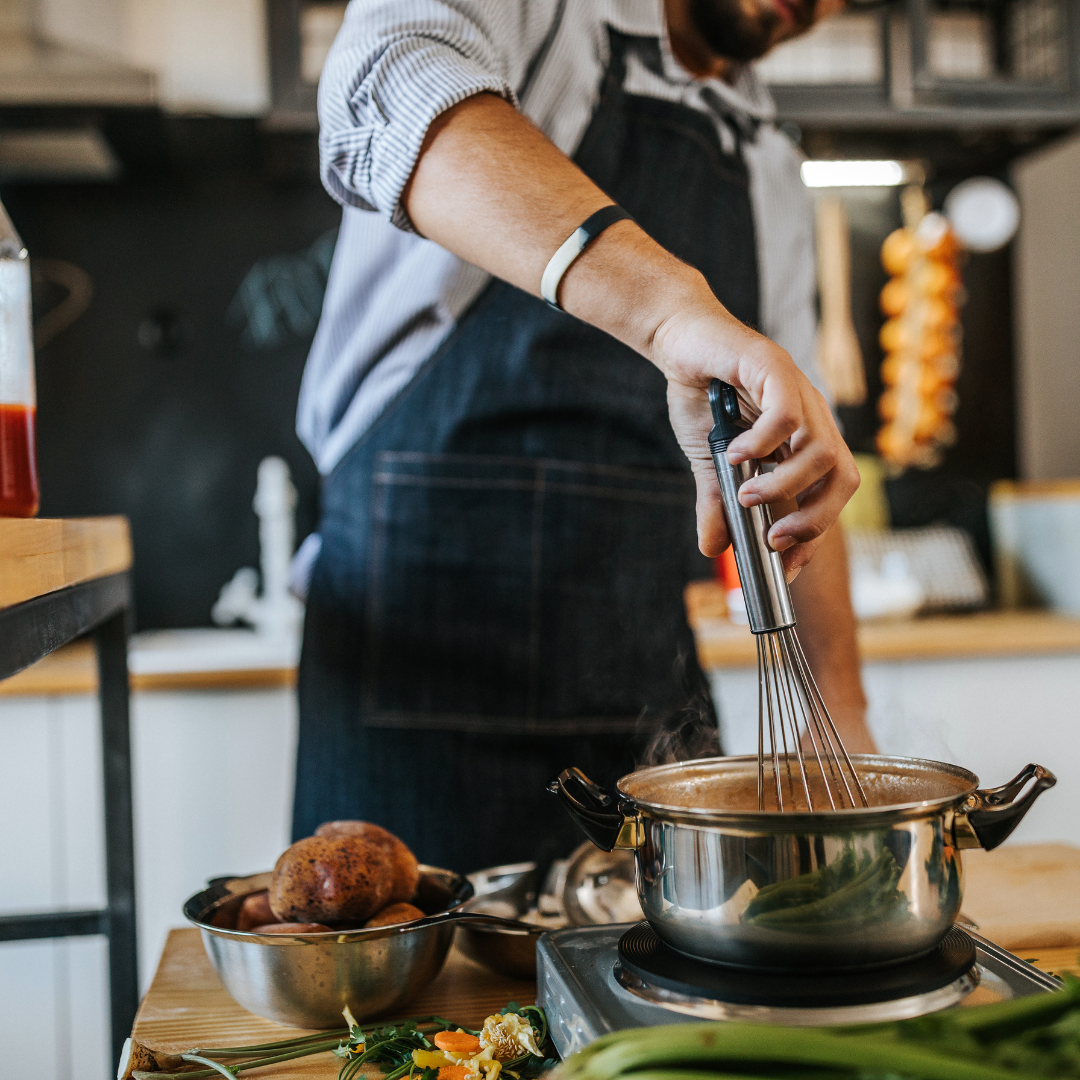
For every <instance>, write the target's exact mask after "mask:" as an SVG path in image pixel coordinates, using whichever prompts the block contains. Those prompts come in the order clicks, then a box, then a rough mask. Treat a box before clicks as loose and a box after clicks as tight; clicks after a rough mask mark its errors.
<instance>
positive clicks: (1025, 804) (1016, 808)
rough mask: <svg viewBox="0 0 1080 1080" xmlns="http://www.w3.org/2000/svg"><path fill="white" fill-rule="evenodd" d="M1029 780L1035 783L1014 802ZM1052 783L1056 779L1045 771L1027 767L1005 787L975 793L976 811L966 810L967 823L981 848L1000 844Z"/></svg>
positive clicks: (989, 848)
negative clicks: (977, 802) (977, 800)
mask: <svg viewBox="0 0 1080 1080" xmlns="http://www.w3.org/2000/svg"><path fill="white" fill-rule="evenodd" d="M1029 780H1034V781H1035V783H1034V784H1032V785H1031V788H1030V790H1029V791H1028V793H1027V794H1026V795H1025V796H1024V797H1023V798H1022V799H1020V800H1019V801H1017V802H1014V801H1013V800H1014V799H1015V798H1016V796H1017V795H1019V794H1020V792H1021V791H1022V790H1023V788H1024V785H1025V784H1027V782H1028V781H1029ZM1056 783H1057V777H1056V776H1055V775H1054V774H1053V773H1052V772H1051V771H1050V770H1049V769H1044V768H1043V767H1042V766H1041V765H1028V766H1026V767H1025V768H1024V769H1023V770H1022V771H1021V772H1019V773H1017V774H1016V776H1014V777H1013V778H1012V779H1011V780H1010V781H1009V782H1008V783H1007V784H1002V785H1001V787H996V788H986V789H985V790H982V791H977V792H976V793H975V794H976V796H977V797H978V799H979V808H978V809H976V810H969V811H968V813H967V819H968V824H969V825H970V826H971V827H972V829H973V830H974V831H975V835H976V836H977V837H978V838H979V843H980V844H981V845H982V846H983V848H984V849H985V850H986V851H991V850H992V849H993V848H996V847H997V846H998V845H999V844H1002V843H1004V842H1005V841H1006V840H1007V839H1008V838H1009V836H1010V834H1011V833H1012V831H1013V829H1015V828H1016V826H1017V825H1019V824H1020V822H1021V821H1022V820H1023V817H1024V815H1025V814H1026V813H1027V812H1028V811H1029V810H1030V809H1031V804H1032V803H1033V802H1034V801H1035V800H1036V799H1037V798H1038V797H1039V796H1040V795H1041V794H1042V793H1043V792H1044V791H1047V790H1048V789H1049V788H1052V787H1053V786H1054V785H1055V784H1056Z"/></svg>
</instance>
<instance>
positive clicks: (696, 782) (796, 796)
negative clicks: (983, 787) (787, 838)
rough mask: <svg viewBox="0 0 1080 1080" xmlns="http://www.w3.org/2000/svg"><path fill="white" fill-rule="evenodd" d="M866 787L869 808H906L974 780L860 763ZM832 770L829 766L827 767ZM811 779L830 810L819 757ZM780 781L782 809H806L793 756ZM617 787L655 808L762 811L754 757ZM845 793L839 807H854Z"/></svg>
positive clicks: (770, 791)
mask: <svg viewBox="0 0 1080 1080" xmlns="http://www.w3.org/2000/svg"><path fill="white" fill-rule="evenodd" d="M853 764H854V765H855V768H856V771H857V772H858V774H859V779H860V780H861V781H862V785H863V790H864V791H865V792H866V798H867V801H868V802H869V804H870V806H871V807H886V806H902V805H905V804H908V803H918V802H926V801H931V800H938V799H953V798H955V797H956V796H958V795H961V794H963V793H964V792H966V791H969V790H970V789H971V788H972V787H973V786H974V784H973V778H971V777H966V776H957V775H954V774H952V773H949V772H945V771H942V770H935V769H928V768H925V767H923V766H921V765H920V764H919V763H917V762H912V765H911V767H906V766H903V765H900V764H897V765H895V766H893V765H888V766H885V765H882V764H880V763H879V764H875V765H867V766H863V765H860V763H859V762H858V761H855V762H853ZM826 769H828V766H826ZM806 774H807V783H808V786H809V788H810V797H811V799H812V801H813V809H814V810H825V811H829V810H832V809H833V807H832V806H830V804H829V796H828V793H827V790H826V787H825V784H824V783H823V782H822V778H821V773H820V770H819V769H818V765H817V762H816V761H811V762H809V763H807V764H806ZM780 780H781V785H782V790H783V798H784V810H785V811H786V812H791V811H795V810H802V811H805V810H807V809H808V807H807V801H806V790H805V788H804V786H803V781H802V776H801V774H800V771H799V767H798V762H797V761H795V760H794V759H793V760H792V765H791V770H790V773H789V771H788V769H787V767H786V763H785V761H784V759H783V758H781V759H780ZM829 787H830V788H832V790H833V792H834V798H836V792H837V791H838V790H841V791H842V790H843V787H842V784H841V783H840V782H839V779H838V778H837V779H833V778H832V777H831V776H830V783H829ZM619 788H620V790H621V791H623V792H624V793H625V794H626V795H628V796H629V797H630V798H632V799H633V800H634V801H635V802H640V803H649V804H652V805H654V806H667V807H672V808H675V809H680V810H706V811H709V810H714V811H721V812H722V811H731V812H736V813H738V812H745V811H755V810H757V809H758V775H757V766H756V764H755V763H754V762H753V761H750V762H738V763H726V764H725V763H723V762H719V763H717V762H710V763H702V764H700V765H699V764H696V763H694V762H687V763H685V764H684V765H681V766H678V767H676V768H674V769H667V768H664V769H656V770H653V769H646V770H642V771H641V772H639V773H633V774H632V775H630V776H628V777H626V778H624V779H623V780H622V781H621V782H620V784H619ZM852 794H853V795H854V796H855V800H856V804H857V805H858V806H859V808H860V809H862V805H861V801H860V800H859V796H858V792H857V791H854V789H853V790H852ZM851 805H852V804H851V802H850V801H848V799H847V796H846V792H845V793H844V801H843V804H842V805H841V804H840V802H839V800H837V805H836V809H850V808H851ZM765 809H766V810H769V811H776V810H777V809H779V807H778V805H777V797H776V780H775V779H774V776H773V767H772V761H770V760H767V761H766V763H765Z"/></svg>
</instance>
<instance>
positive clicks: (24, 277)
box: [0, 203, 39, 517]
mask: <svg viewBox="0 0 1080 1080" xmlns="http://www.w3.org/2000/svg"><path fill="white" fill-rule="evenodd" d="M36 413H37V394H36V391H35V387H34V338H33V328H32V324H31V321H30V259H29V257H28V256H27V254H26V248H25V247H23V242H22V240H21V239H20V238H19V234H18V233H17V232H16V231H15V226H14V225H12V224H11V219H10V218H9V217H8V216H7V213H6V212H5V210H4V206H3V204H2V203H0V517H33V516H34V515H35V514H36V513H37V511H38V501H39V493H38V471H37V442H36V439H35V437H34V421H35V417H36Z"/></svg>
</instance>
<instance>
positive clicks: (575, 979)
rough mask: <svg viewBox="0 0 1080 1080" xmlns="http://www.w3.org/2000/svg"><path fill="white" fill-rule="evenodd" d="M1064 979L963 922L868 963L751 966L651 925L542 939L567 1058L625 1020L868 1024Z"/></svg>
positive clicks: (543, 990) (541, 960)
mask: <svg viewBox="0 0 1080 1080" xmlns="http://www.w3.org/2000/svg"><path fill="white" fill-rule="evenodd" d="M1060 985H1061V984H1060V983H1059V982H1058V981H1057V980H1056V979H1055V978H1054V977H1053V976H1051V975H1047V974H1045V973H1044V972H1042V971H1039V970H1038V969H1037V968H1035V967H1032V966H1031V965H1030V964H1027V963H1025V962H1024V961H1023V960H1020V959H1018V958H1017V957H1015V956H1013V955H1012V954H1011V953H1008V952H1006V951H1005V950H1003V949H1000V948H998V946H996V945H994V944H993V943H992V942H989V941H987V940H986V939H985V938H982V937H980V936H979V935H978V934H976V933H974V932H972V931H971V930H967V929H965V928H963V927H960V926H954V927H953V928H952V929H951V930H950V931H949V933H948V935H947V936H946V938H945V940H944V941H943V942H942V943H941V945H940V946H939V947H938V949H937V950H935V951H934V952H933V953H931V954H929V955H928V956H924V957H919V958H917V959H916V960H914V961H910V962H908V963H905V964H896V965H892V966H891V967H886V968H877V969H873V970H869V971H865V972H850V971H848V972H843V973H828V972H825V973H822V972H814V973H788V972H784V973H776V972H755V971H750V970H743V969H737V968H729V967H724V966H722V965H718V964H710V963H705V962H703V961H697V960H693V959H691V958H689V957H687V956H684V955H683V954H681V953H678V952H675V951H674V950H672V949H669V948H668V947H667V946H666V945H665V944H664V943H663V942H662V941H661V940H660V939H659V938H658V937H657V935H656V933H655V932H654V931H653V929H652V927H651V926H649V924H648V923H647V922H640V923H632V924H625V923H624V924H618V925H609V926H586V927H576V928H572V929H566V930H556V931H553V932H551V933H549V934H546V935H544V937H543V938H541V940H540V943H539V945H538V946H537V991H538V1000H539V1003H540V1004H541V1005H542V1006H543V1008H544V1010H545V1012H546V1013H547V1016H548V1020H549V1023H550V1024H551V1035H552V1038H553V1039H554V1041H555V1045H556V1046H557V1047H558V1050H559V1053H560V1054H561V1055H562V1056H563V1057H564V1058H565V1057H566V1055H567V1054H572V1053H574V1052H575V1051H577V1050H580V1049H581V1048H582V1047H584V1046H587V1045H588V1044H589V1043H591V1042H592V1041H593V1040H594V1039H597V1038H599V1037H600V1036H601V1035H606V1034H607V1033H608V1032H611V1031H617V1030H620V1029H622V1028H627V1027H642V1026H645V1025H652V1024H671V1023H680V1022H690V1021H694V1020H743V1021H753V1022H755V1023H775V1024H791V1025H795V1026H806V1027H810V1026H820V1025H831V1024H863V1023H875V1022H881V1021H886V1020H900V1019H906V1018H908V1017H912V1016H921V1015H923V1014H925V1013H928V1012H936V1011H937V1010H939V1009H945V1008H951V1007H957V1006H960V1007H962V1006H963V1005H964V1004H965V1003H975V1002H979V1003H982V1002H986V1001H995V1000H1005V999H1008V998H1014V997H1022V996H1025V995H1028V994H1037V993H1045V992H1047V991H1050V990H1055V989H1059V988H1060Z"/></svg>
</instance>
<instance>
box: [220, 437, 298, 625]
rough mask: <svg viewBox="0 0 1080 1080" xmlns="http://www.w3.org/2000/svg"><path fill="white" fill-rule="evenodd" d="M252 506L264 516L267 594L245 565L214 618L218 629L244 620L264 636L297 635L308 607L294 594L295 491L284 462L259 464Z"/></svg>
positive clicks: (226, 587)
mask: <svg viewBox="0 0 1080 1080" xmlns="http://www.w3.org/2000/svg"><path fill="white" fill-rule="evenodd" d="M253 505H254V507H255V513H256V514H257V515H258V517H259V549H260V552H259V561H260V565H261V567H262V595H258V593H257V589H258V584H259V575H258V573H257V572H256V571H255V570H254V569H252V568H251V567H250V566H245V567H243V568H241V569H240V570H237V571H236V573H235V574H234V575H233V577H232V580H231V581H229V582H228V583H227V584H226V585H224V586H222V589H221V593H220V595H219V596H218V600H217V603H216V604H214V607H213V609H212V610H211V612H210V617H211V618H212V619H213V620H214V622H215V623H217V625H218V626H230V625H231V624H233V623H235V622H245V623H248V624H249V625H251V626H254V627H255V629H256V630H257V631H258V632H259V633H260V634H267V635H272V636H275V637H282V636H295V635H297V634H298V633H299V631H300V624H301V623H302V622H303V618H304V605H303V604H302V603H301V602H300V601H299V600H298V599H297V598H296V597H295V596H293V594H292V593H291V592H289V563H290V562H291V560H292V555H293V546H294V541H295V523H294V521H293V510H294V509H295V507H296V488H294V487H293V484H292V480H291V478H290V476H289V466H288V465H287V464H286V463H285V462H284V461H283V460H282V459H281V458H279V457H268V458H263V460H262V461H261V462H259V473H258V481H257V484H256V487H255V501H254V504H253Z"/></svg>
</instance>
